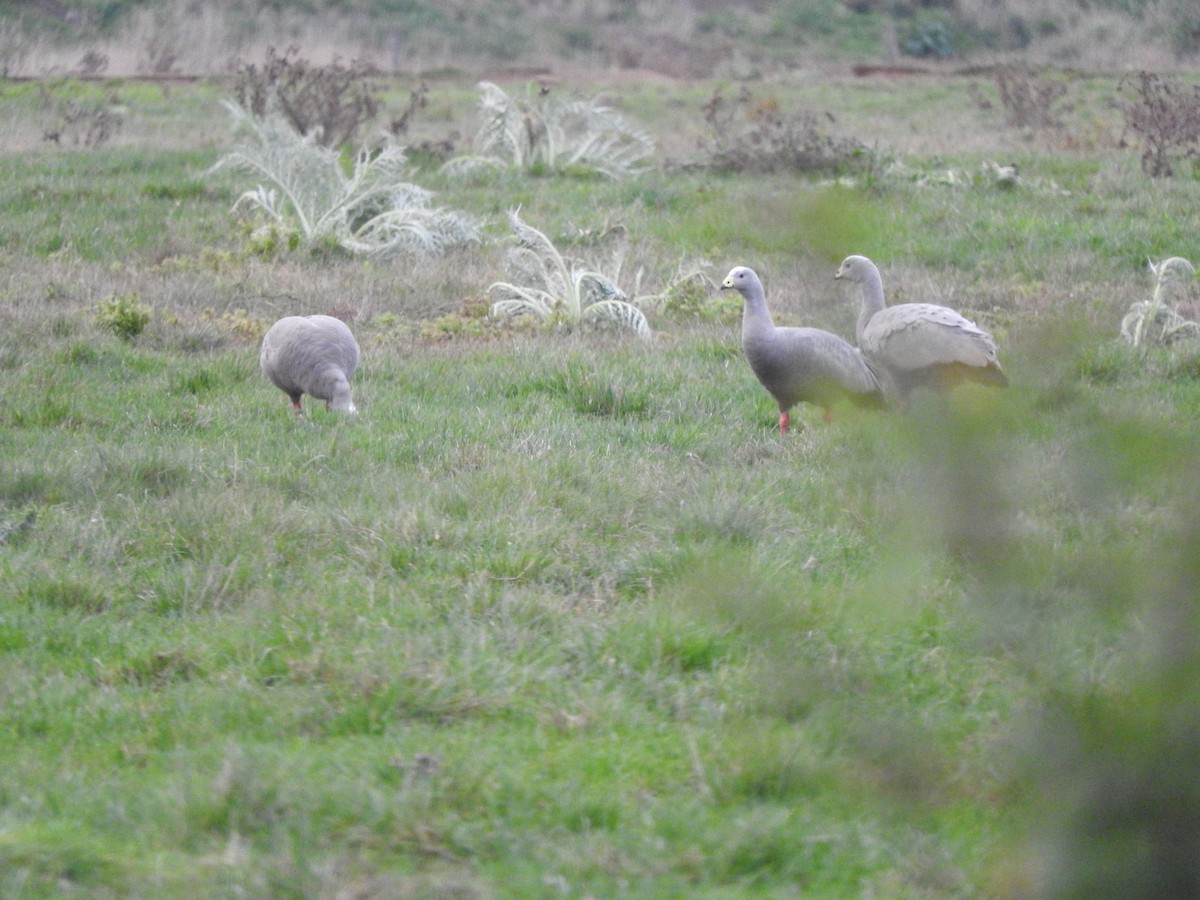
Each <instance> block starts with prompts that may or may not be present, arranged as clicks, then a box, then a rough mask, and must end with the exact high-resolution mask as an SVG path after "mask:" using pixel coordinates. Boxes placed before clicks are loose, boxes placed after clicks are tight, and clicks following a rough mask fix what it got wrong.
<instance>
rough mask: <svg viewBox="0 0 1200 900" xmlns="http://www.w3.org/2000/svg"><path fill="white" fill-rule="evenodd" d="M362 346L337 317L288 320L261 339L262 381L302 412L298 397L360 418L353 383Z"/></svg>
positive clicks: (299, 317)
mask: <svg viewBox="0 0 1200 900" xmlns="http://www.w3.org/2000/svg"><path fill="white" fill-rule="evenodd" d="M358 355H359V354H358V342H357V341H355V340H354V335H353V334H351V333H350V329H349V328H347V327H346V323H345V322H343V321H342V320H341V319H335V318H333V316H287V317H286V318H283V319H280V320H279V321H278V322H276V323H275V324H274V325H272V326H271V327H270V328H269V329H268V330H267V333H266V335H265V336H264V337H263V342H262V353H261V354H260V355H259V365H261V366H262V371H263V375H265V376H266V377H267V378H268V379H269V380H270V382H271V383H272V384H273V385H275V386H276V387H277V388H279V389H280V390H281V391H283V392H284V393H285V394H287V395H288V397H290V398H291V401H292V406H293V407H295V409H296V412H300V395H301V394H308V395H309V396H312V397H315V398H316V399H318V400H324V401H325V407H326V409H336V410H341V411H342V412H351V413H352V412H356V410H355V408H354V401H353V400H351V399H350V377H351V376H352V375H353V374H354V370H355V369H356V368H358Z"/></svg>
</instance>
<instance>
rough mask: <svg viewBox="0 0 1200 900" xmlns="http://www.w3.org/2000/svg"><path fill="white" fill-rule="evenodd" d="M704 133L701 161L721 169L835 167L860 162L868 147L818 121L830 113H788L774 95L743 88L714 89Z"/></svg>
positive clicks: (866, 156) (811, 169)
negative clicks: (733, 93)
mask: <svg viewBox="0 0 1200 900" xmlns="http://www.w3.org/2000/svg"><path fill="white" fill-rule="evenodd" d="M702 110H703V113H704V122H705V125H706V126H707V127H708V134H707V135H706V136H705V137H704V138H702V139H701V145H700V149H701V150H702V152H703V153H704V155H705V160H704V162H703V165H705V166H706V167H707V168H712V169H716V170H718V171H725V172H783V171H792V172H835V171H841V170H843V169H847V168H854V167H861V166H862V165H863V164H864V162H868V161H869V160H870V159H871V154H870V152H869V151H868V149H867V147H865V146H864V145H863V144H861V143H859V142H858V141H856V140H853V139H850V138H838V137H834V136H832V135H831V134H829V133H828V132H827V131H825V130H824V128H823V127H822V120H823V119H824V121H826V122H829V123H832V122H834V121H835V120H834V118H833V116H832V115H831V114H829V113H824V114H823V115H821V114H818V113H815V112H812V111H811V110H800V111H799V112H796V113H790V114H789V113H787V112H786V111H785V110H784V109H783V107H782V106H781V105H780V103H779V101H778V99H776V98H775V97H773V96H770V97H755V96H754V94H753V93H752V92H751V91H750V90H749V89H748V88H743V89H742V90H741V91H740V92H739V93H738V94H737V96H735V97H733V98H728V97H726V96H725V95H724V94H722V93H721V91H720V90H717V91H716V92H715V93H714V94H713V95H712V97H710V98H709V100H708V102H707V103H705V104H704V106H703V108H702Z"/></svg>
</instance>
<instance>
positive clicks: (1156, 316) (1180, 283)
mask: <svg viewBox="0 0 1200 900" xmlns="http://www.w3.org/2000/svg"><path fill="white" fill-rule="evenodd" d="M1150 272H1151V274H1153V275H1154V279H1155V282H1154V294H1153V296H1152V297H1151V298H1150V299H1149V300H1139V301H1138V302H1136V303H1134V304H1132V305H1131V306H1130V307H1129V312H1127V313H1126V314H1125V317H1124V318H1123V319H1122V320H1121V337H1123V338H1124V339H1125V341H1126V343H1128V344H1131V345H1132V346H1134V347H1140V346H1142V345H1143V344H1145V343H1156V344H1162V345H1167V344H1172V343H1175V342H1176V341H1178V340H1181V339H1185V338H1186V339H1190V340H1196V339H1197V338H1200V322H1195V321H1193V320H1191V319H1188V318H1185V317H1184V316H1181V315H1180V314H1179V312H1178V309H1173V308H1171V307H1170V306H1169V305H1168V304H1167V300H1168V298H1169V297H1171V296H1172V295H1174V294H1179V295H1184V294H1186V292H1187V289H1188V286H1189V285H1190V284H1191V283H1192V282H1193V281H1194V280H1195V278H1196V269H1195V268H1194V267H1193V266H1192V264H1191V263H1190V262H1189V261H1188V260H1186V259H1184V258H1183V257H1182V256H1172V257H1171V258H1170V259H1164V260H1163V261H1162V262H1160V263H1155V262H1154V261H1151V262H1150ZM1176 306H1178V302H1177V303H1176Z"/></svg>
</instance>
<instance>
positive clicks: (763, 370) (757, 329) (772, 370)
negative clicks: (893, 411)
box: [721, 266, 883, 434]
mask: <svg viewBox="0 0 1200 900" xmlns="http://www.w3.org/2000/svg"><path fill="white" fill-rule="evenodd" d="M721 288H722V290H735V291H737V292H738V293H739V294H741V295H742V300H743V301H744V304H743V309H742V352H743V353H745V354H746V359H747V361H748V362H749V363H750V368H751V370H753V372H754V374H755V376H756V377H757V378H758V380H759V382H761V383H762V386H763V387H765V388H766V389H767V392H768V393H770V395H771V396H772V397H774V398H775V402H776V403H777V404H778V406H779V431H780V432H781V433H783V434H786V433H787V430H788V426H789V425H790V424H791V409H792V407H793V406H795V405H796V404H798V403H812V404H814V405H816V406H819V407H821V409H822V411H823V414H824V418H825V421H826V422H829V421H832V419H833V407H834V406H835V405H837V404H838V403H842V402H846V401H848V402H850V403H853V404H855V405H856V406H862V407H873V408H880V407H882V406H883V391H882V389H881V387H880V384H879V380H878V379H877V378H876V377H875V373H874V372H872V371H871V368H870V366H868V365H867V363H866V361H865V360H864V359H863V356H862V354H861V353H859V352H858V350H857V349H855V348H854V347H853V346H851V345H850V344H849V343H847V342H846V341H844V340H842V339H841V338H840V337H838V336H837V335H836V334H832V333H830V332H828V331H823V330H821V329H820V328H786V327H785V328H780V327H777V326H776V325H775V323H774V321H773V320H772V319H771V311H770V310H769V309H768V308H767V297H766V293H765V292H764V290H763V286H762V282H761V281H760V280H759V278H758V275H757V274H755V272H754V270H753V269H748V268H746V267H745V266H735V267H734V268H733V269H731V270H730V272H729V275H727V276H726V278H725V280H724V281H723V282H722V283H721Z"/></svg>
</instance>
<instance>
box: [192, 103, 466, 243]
mask: <svg viewBox="0 0 1200 900" xmlns="http://www.w3.org/2000/svg"><path fill="white" fill-rule="evenodd" d="M225 106H226V107H227V108H228V109H229V111H230V113H231V114H232V116H233V118H234V124H235V130H236V134H237V136H238V141H239V146H238V149H236V150H234V151H232V152H230V153H228V154H226V155H225V156H224V157H222V158H221V159H220V160H218V162H217V163H216V165H214V166H213V167H212V169H210V170H209V171H210V172H211V171H215V170H217V169H220V168H224V167H229V168H234V169H238V170H240V171H244V172H249V173H251V174H253V175H256V176H258V177H259V178H261V179H262V182H261V183H260V184H258V185H257V186H256V187H254V188H252V189H250V190H247V191H245V192H243V193H242V194H241V195H240V196H239V197H238V199H237V201H236V202H235V203H234V210H235V211H236V210H242V209H249V210H252V211H254V212H257V213H260V214H263V215H265V217H266V218H267V219H268V221H269V224H270V226H272V227H275V228H280V229H283V230H284V231H287V232H296V233H298V234H299V235H300V237H301V239H302V241H303V242H304V243H306V244H310V245H311V244H314V243H317V242H320V241H323V240H333V241H334V242H336V243H337V244H338V245H339V246H341V247H342V248H344V249H345V250H347V251H349V252H351V253H357V254H370V255H385V254H390V253H408V254H417V255H421V254H438V253H442V252H444V251H446V250H449V249H452V248H454V247H458V246H461V245H464V244H470V243H475V242H478V241H479V239H480V235H481V230H482V229H481V226H480V224H479V222H477V221H476V220H475V219H474V218H472V217H470V216H468V215H465V214H463V213H458V212H454V211H452V210H447V209H443V208H434V207H432V206H431V205H430V204H431V201H432V199H433V194H432V192H430V191H428V190H426V189H425V188H422V187H419V186H418V185H415V184H412V183H410V182H409V181H407V180H406V175H407V171H408V170H407V168H406V159H405V154H404V148H403V147H401V146H400V145H398V144H395V143H391V142H388V143H386V144H385V145H384V146H383V147H382V149H379V150H371V149H368V148H362V149H359V150H358V152H357V153H356V154H355V156H354V162H353V166H352V168H351V171H350V172H349V173H347V172H346V170H345V168H344V167H343V165H342V160H341V158H340V156H339V154H338V153H337V152H336V151H335V150H332V149H330V148H328V147H323V146H321V145H320V144H319V143H318V142H317V140H316V137H315V136H313V135H308V136H305V135H301V134H299V133H298V132H297V131H296V130H295V129H294V128H292V127H291V125H289V124H288V123H287V122H286V121H284V119H283V118H282V117H281V116H278V115H274V114H268V115H266V116H263V117H261V118H260V117H258V116H254V115H252V114H251V113H249V112H247V111H246V110H245V109H243V108H242V107H241V106H239V105H238V104H236V103H233V102H232V101H226V103H225Z"/></svg>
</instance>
